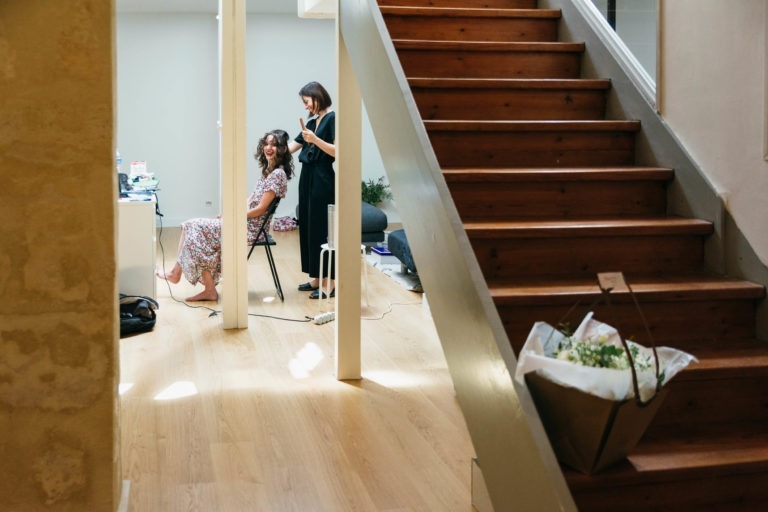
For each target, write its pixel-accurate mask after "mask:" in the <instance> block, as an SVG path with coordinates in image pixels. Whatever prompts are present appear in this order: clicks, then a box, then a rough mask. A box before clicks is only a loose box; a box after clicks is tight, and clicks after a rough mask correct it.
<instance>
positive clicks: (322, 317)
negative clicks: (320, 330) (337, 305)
mask: <svg viewBox="0 0 768 512" xmlns="http://www.w3.org/2000/svg"><path fill="white" fill-rule="evenodd" d="M335 319H336V312H335V311H329V312H327V313H320V314H319V315H315V323H316V324H317V325H322V324H327V323H328V322H332V321H333V320H335Z"/></svg>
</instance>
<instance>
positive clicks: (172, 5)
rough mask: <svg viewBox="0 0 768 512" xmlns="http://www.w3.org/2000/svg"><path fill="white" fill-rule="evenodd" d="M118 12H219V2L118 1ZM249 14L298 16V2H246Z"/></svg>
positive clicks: (213, 0)
mask: <svg viewBox="0 0 768 512" xmlns="http://www.w3.org/2000/svg"><path fill="white" fill-rule="evenodd" d="M115 5H116V7H117V12H210V13H215V12H218V10H219V0H116V2H115ZM245 5H246V10H247V11H248V12H269V13H286V14H296V12H297V6H298V3H297V1H296V0H246V4H245Z"/></svg>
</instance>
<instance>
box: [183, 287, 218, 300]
mask: <svg viewBox="0 0 768 512" xmlns="http://www.w3.org/2000/svg"><path fill="white" fill-rule="evenodd" d="M204 300H209V301H213V302H216V301H218V300H219V292H217V291H216V288H214V289H213V290H203V291H201V292H200V293H198V294H197V295H193V296H192V297H187V301H188V302H198V301H204Z"/></svg>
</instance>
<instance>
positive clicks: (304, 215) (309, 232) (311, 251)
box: [294, 112, 336, 279]
mask: <svg viewBox="0 0 768 512" xmlns="http://www.w3.org/2000/svg"><path fill="white" fill-rule="evenodd" d="M316 125H317V119H311V120H309V121H307V128H308V129H309V130H311V131H313V132H315V135H317V137H318V138H320V139H322V140H324V141H325V142H328V143H329V144H333V142H334V140H335V139H336V113H335V112H328V113H327V114H325V116H323V119H322V121H321V122H320V126H316ZM294 140H295V141H296V142H298V143H299V144H301V152H300V153H299V162H301V176H300V177H299V247H300V250H301V271H302V272H304V273H305V274H309V277H310V278H313V279H314V278H316V277H320V246H321V245H322V244H324V243H326V242H327V241H328V205H329V204H334V202H335V197H336V183H335V180H336V173H335V172H334V170H333V161H334V157H332V156H331V155H329V154H328V153H326V152H325V151H323V150H321V149H320V148H318V147H316V146H315V145H314V144H307V143H306V142H304V138H303V137H302V136H301V133H299V135H298V136H297V137H296V138H295V139H294ZM330 267H331V268H330V271H328V269H326V271H325V272H323V275H324V276H326V277H327V276H330V278H331V279H335V269H334V264H333V258H331V263H330Z"/></svg>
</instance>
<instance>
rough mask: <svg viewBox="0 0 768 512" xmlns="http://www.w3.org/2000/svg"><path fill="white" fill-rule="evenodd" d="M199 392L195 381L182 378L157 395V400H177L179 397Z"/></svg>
mask: <svg viewBox="0 0 768 512" xmlns="http://www.w3.org/2000/svg"><path fill="white" fill-rule="evenodd" d="M196 394H197V386H195V383H194V382H190V381H188V380H180V381H177V382H174V383H173V384H171V385H170V386H168V387H167V388H165V389H164V390H162V391H161V392H159V393H158V394H157V395H155V400H176V399H177V398H184V397H187V396H192V395H196Z"/></svg>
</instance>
